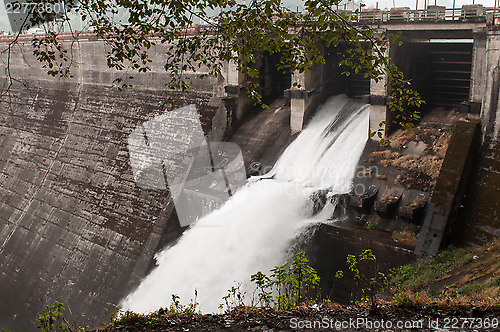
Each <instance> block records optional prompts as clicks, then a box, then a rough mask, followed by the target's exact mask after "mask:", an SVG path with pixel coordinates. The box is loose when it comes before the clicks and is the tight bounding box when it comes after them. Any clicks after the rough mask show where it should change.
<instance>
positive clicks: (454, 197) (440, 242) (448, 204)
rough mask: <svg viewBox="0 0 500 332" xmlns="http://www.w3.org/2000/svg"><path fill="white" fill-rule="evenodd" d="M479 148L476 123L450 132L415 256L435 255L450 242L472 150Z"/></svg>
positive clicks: (470, 163) (463, 191)
mask: <svg viewBox="0 0 500 332" xmlns="http://www.w3.org/2000/svg"><path fill="white" fill-rule="evenodd" d="M478 146H479V123H478V122H468V121H460V122H458V123H457V124H456V125H455V127H454V129H453V136H452V137H451V141H450V144H449V146H448V150H447V151H446V157H445V159H444V161H443V165H442V166H441V170H440V172H439V177H438V180H437V183H436V186H435V188H434V191H433V193H432V197H431V202H430V203H431V204H430V207H429V210H430V211H429V212H428V214H427V217H426V220H425V222H424V225H423V227H422V231H421V232H420V237H419V241H418V244H417V247H416V248H415V254H416V255H417V256H418V257H420V258H427V257H430V256H433V255H435V254H436V253H437V252H438V250H440V249H442V248H443V247H444V246H446V245H447V244H449V243H450V241H451V237H452V236H453V235H455V234H456V233H457V232H456V229H455V226H456V222H457V219H458V214H459V211H460V208H461V205H462V199H463V195H464V194H465V191H466V189H467V187H468V185H469V184H470V179H471V172H472V165H473V160H474V155H475V151H477V148H478Z"/></svg>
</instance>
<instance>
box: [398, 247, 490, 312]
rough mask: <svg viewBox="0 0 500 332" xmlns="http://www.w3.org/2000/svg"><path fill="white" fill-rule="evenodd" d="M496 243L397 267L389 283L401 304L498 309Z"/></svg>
mask: <svg viewBox="0 0 500 332" xmlns="http://www.w3.org/2000/svg"><path fill="white" fill-rule="evenodd" d="M499 253H500V240H496V241H495V242H493V243H490V244H487V245H485V246H481V247H479V246H473V247H463V248H454V247H450V248H448V249H445V250H443V251H441V252H439V253H438V254H437V255H436V256H435V257H433V258H432V259H430V260H429V261H427V262H416V263H414V264H409V265H405V266H402V267H400V268H399V269H397V270H396V273H395V274H394V277H393V278H392V280H391V285H392V287H393V289H394V291H393V292H394V293H395V295H394V300H396V301H397V302H399V303H403V304H409V303H413V304H423V305H436V304H437V303H448V304H457V305H486V306H495V307H500V277H499V275H500V260H499V259H498V257H499Z"/></svg>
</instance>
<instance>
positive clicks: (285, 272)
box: [251, 252, 320, 310]
mask: <svg viewBox="0 0 500 332" xmlns="http://www.w3.org/2000/svg"><path fill="white" fill-rule="evenodd" d="M251 281H253V282H254V283H255V284H256V286H257V298H258V302H259V305H260V306H261V307H265V308H275V309H278V310H284V309H290V308H294V307H297V306H299V305H301V304H304V303H316V300H315V299H313V298H312V297H311V296H310V292H311V291H312V290H313V289H317V287H318V285H319V282H320V278H319V276H318V274H317V273H316V271H315V270H314V269H313V268H312V267H311V266H309V265H308V260H307V258H306V256H305V253H304V252H299V253H298V254H297V255H295V257H294V258H293V260H292V262H291V263H289V262H287V263H285V264H283V265H281V266H276V267H275V268H274V269H272V270H271V275H270V276H267V275H265V274H263V273H262V272H260V271H259V272H257V273H256V274H254V275H252V277H251Z"/></svg>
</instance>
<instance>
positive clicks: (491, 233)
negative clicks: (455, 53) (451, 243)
mask: <svg viewBox="0 0 500 332" xmlns="http://www.w3.org/2000/svg"><path fill="white" fill-rule="evenodd" d="M485 48H486V59H485V67H484V68H485V70H484V72H483V76H482V80H483V81H484V83H483V91H484V96H483V99H482V108H481V115H480V119H481V124H482V137H483V144H482V147H481V150H480V156H479V157H478V158H477V159H476V161H475V170H474V174H473V185H472V186H471V188H470V189H469V191H468V192H467V195H466V197H465V201H464V209H463V211H462V213H461V225H462V228H463V231H462V232H461V234H460V239H462V240H463V241H466V242H475V243H477V242H482V241H485V240H487V239H490V238H492V237H495V236H496V237H498V236H500V116H499V115H498V114H499V111H500V107H499V105H500V98H499V94H500V65H499V64H500V32H499V31H489V32H488V34H487V38H486V45H485Z"/></svg>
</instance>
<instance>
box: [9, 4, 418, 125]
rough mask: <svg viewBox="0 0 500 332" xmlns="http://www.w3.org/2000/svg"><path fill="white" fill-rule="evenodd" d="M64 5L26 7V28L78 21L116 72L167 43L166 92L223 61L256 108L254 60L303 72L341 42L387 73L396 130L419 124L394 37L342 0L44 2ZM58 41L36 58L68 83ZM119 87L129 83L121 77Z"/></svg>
mask: <svg viewBox="0 0 500 332" xmlns="http://www.w3.org/2000/svg"><path fill="white" fill-rule="evenodd" d="M35 1H38V2H39V1H40V0H35ZM24 2H33V0H25V1H24ZM61 2H63V3H64V5H65V6H64V9H65V12H64V13H63V14H58V15H56V14H55V13H54V12H53V11H48V10H45V11H44V10H37V9H39V7H36V6H28V7H27V8H28V9H29V14H30V15H28V16H27V17H26V20H25V22H23V23H25V24H26V26H28V25H31V26H34V25H38V24H43V23H45V22H47V21H51V20H54V19H55V18H57V19H58V20H59V21H60V22H62V23H66V24H67V23H70V22H71V19H72V18H74V17H75V16H76V17H77V18H78V19H79V20H81V21H82V22H83V24H84V25H85V26H86V27H87V29H90V30H92V31H94V32H95V33H96V34H97V35H98V36H99V37H100V38H102V39H103V40H104V42H105V43H106V44H107V46H108V47H107V52H108V54H107V59H108V60H107V64H108V66H109V67H112V68H116V69H118V70H123V69H129V70H130V69H132V70H133V71H135V72H139V73H140V72H148V71H149V70H150V64H151V62H152V60H151V57H150V52H152V51H153V50H152V47H153V46H154V45H156V44H164V45H166V46H167V51H166V54H165V57H164V58H163V59H164V63H163V64H162V65H163V66H164V68H165V71H166V72H167V73H168V74H169V76H170V81H168V82H165V86H166V88H167V89H169V90H174V91H186V90H187V89H188V88H189V84H188V83H187V82H186V81H185V80H184V79H183V75H182V73H183V72H184V71H192V72H197V71H199V68H201V67H203V68H204V70H203V72H202V73H200V76H201V77H203V76H216V75H220V74H221V71H222V68H223V66H224V64H225V63H227V62H233V63H235V64H236V66H237V68H238V70H239V71H240V72H242V73H243V74H245V75H246V76H247V77H248V78H250V79H249V80H248V82H249V83H248V86H247V90H248V92H249V93H250V94H252V96H254V98H255V99H256V101H257V102H259V101H260V95H259V94H258V93H256V88H257V84H256V83H255V82H256V81H255V80H252V78H255V77H257V76H258V71H257V70H256V69H255V68H254V66H253V64H254V63H255V61H256V58H257V57H258V56H259V55H261V54H264V53H270V54H274V53H277V54H280V63H279V69H280V70H282V71H285V72H295V71H298V72H304V71H310V70H311V69H312V68H313V66H314V65H315V64H318V63H324V62H325V59H324V57H323V54H322V50H323V49H324V47H337V46H338V45H339V44H340V43H345V45H346V46H347V47H345V48H342V49H343V50H344V51H343V53H342V54H341V56H342V60H341V63H340V64H341V65H345V66H347V67H348V68H349V69H350V71H354V72H360V71H362V72H366V74H365V77H369V78H371V79H373V80H375V81H378V80H380V79H382V78H384V77H385V76H386V75H387V76H388V77H389V82H388V84H389V86H390V92H391V95H392V96H393V99H392V101H391V102H390V103H389V107H390V108H391V110H393V111H395V112H396V113H397V115H396V117H398V121H399V122H400V124H401V125H403V126H405V127H409V126H411V122H412V120H414V119H416V118H418V115H417V114H416V113H415V112H405V110H406V109H407V108H412V107H414V106H417V107H418V106H420V104H421V103H422V101H421V99H420V96H419V94H418V93H417V92H415V91H413V90H412V89H411V85H410V82H409V81H408V80H406V79H405V78H404V75H403V74H402V73H401V71H400V70H399V69H398V68H397V67H396V66H395V65H394V64H392V63H391V62H390V59H389V58H388V56H387V48H388V45H389V43H390V42H394V41H397V38H394V36H390V35H388V34H386V32H385V31H377V30H375V29H373V28H371V27H369V26H365V25H359V24H357V23H354V20H355V16H356V15H357V10H356V11H355V12H354V13H353V14H348V13H345V12H343V11H338V10H336V8H339V7H340V8H342V7H343V3H341V0H305V1H304V4H303V9H304V10H303V11H300V12H296V11H292V10H290V9H288V8H286V7H284V6H283V3H282V0H246V1H241V0H79V1H74V0H45V1H44V3H46V4H47V3H48V4H54V5H55V4H56V3H61ZM45 8H49V6H47V5H46V7H45ZM196 24H199V25H197V26H195V25H196ZM193 32H195V33H193ZM57 36H58V32H57V31H56V30H55V29H51V30H48V31H47V34H46V35H45V36H44V37H39V38H35V39H34V40H33V46H34V52H35V55H36V56H37V58H38V60H39V61H40V62H41V63H42V65H43V66H44V67H45V68H46V69H47V71H48V74H50V75H53V76H63V77H68V76H70V75H71V70H70V69H71V68H69V67H70V64H71V61H70V59H69V57H68V50H66V49H65V48H64V46H63V45H62V44H61V43H60V42H59V41H58V38H57ZM13 43H14V42H13ZM11 44H12V43H11ZM9 52H10V48H9ZM207 69H208V70H207ZM346 74H348V73H347V72H346ZM252 82H254V83H252ZM117 83H119V84H120V86H126V85H128V84H126V83H125V81H123V80H122V79H118V81H117Z"/></svg>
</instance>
